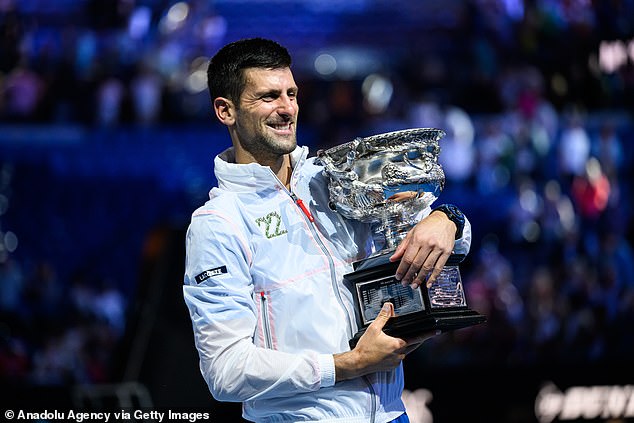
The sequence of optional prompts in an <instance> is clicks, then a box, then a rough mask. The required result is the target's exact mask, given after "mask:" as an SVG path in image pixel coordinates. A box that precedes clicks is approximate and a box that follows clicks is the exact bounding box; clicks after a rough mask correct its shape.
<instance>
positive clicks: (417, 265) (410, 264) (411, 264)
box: [397, 249, 435, 286]
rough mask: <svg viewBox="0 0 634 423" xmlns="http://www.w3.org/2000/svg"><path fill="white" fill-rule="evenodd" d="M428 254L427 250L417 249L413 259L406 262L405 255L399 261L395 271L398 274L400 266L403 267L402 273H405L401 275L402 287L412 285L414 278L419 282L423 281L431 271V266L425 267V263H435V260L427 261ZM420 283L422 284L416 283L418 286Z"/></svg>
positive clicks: (406, 256)
mask: <svg viewBox="0 0 634 423" xmlns="http://www.w3.org/2000/svg"><path fill="white" fill-rule="evenodd" d="M429 254H430V251H429V250H428V249H419V250H418V251H417V252H416V253H415V256H414V258H413V259H412V260H408V255H407V253H405V255H404V256H403V258H402V259H401V264H400V265H399V269H397V272H399V270H400V269H401V266H403V271H404V272H405V273H404V274H403V278H402V282H403V285H404V286H406V285H411V284H413V283H414V281H415V279H416V278H418V279H419V280H420V281H422V280H424V279H425V278H426V277H427V274H429V273H430V272H431V271H432V270H433V265H432V264H428V265H426V263H433V262H435V260H434V261H433V262H432V261H430V260H429V258H428V257H429ZM421 283H422V282H418V285H420V284H421Z"/></svg>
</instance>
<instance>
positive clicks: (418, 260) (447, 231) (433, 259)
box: [390, 212, 457, 289]
mask: <svg viewBox="0 0 634 423" xmlns="http://www.w3.org/2000/svg"><path fill="white" fill-rule="evenodd" d="M456 229H457V228H456V224H455V223H453V222H452V221H451V220H449V219H448V218H447V216H446V215H445V214H444V213H442V212H432V213H431V214H430V215H429V216H427V217H425V218H424V219H423V220H421V221H420V222H418V223H417V224H416V226H414V227H413V228H412V229H411V230H410V231H409V232H408V233H407V235H406V236H405V238H404V239H403V241H401V243H400V244H399V246H398V248H397V249H396V251H395V252H394V254H392V256H391V257H390V261H398V260H400V261H401V262H400V264H399V266H398V268H397V269H396V279H397V280H400V281H401V282H402V283H403V285H404V286H407V285H410V286H411V287H412V288H413V289H416V288H418V287H419V286H420V285H422V284H423V282H424V281H425V279H427V288H429V287H431V285H432V283H434V281H435V280H436V278H437V277H438V275H439V274H440V271H441V270H442V268H443V266H444V265H445V263H446V262H447V259H448V258H449V256H450V255H451V252H452V251H453V247H454V243H455V236H456Z"/></svg>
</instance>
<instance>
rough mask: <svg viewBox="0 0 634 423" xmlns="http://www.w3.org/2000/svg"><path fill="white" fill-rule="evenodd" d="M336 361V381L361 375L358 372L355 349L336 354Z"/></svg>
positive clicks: (334, 357)
mask: <svg viewBox="0 0 634 423" xmlns="http://www.w3.org/2000/svg"><path fill="white" fill-rule="evenodd" d="M333 359H334V362H335V381H336V382H340V381H342V380H347V379H354V378H355V377H358V376H360V374H359V372H358V362H359V360H358V358H357V354H356V352H355V350H352V351H348V352H344V353H340V354H334V355H333Z"/></svg>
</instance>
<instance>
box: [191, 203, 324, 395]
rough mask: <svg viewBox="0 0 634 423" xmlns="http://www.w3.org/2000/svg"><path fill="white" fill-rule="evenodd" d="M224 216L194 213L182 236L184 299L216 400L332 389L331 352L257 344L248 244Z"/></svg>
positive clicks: (201, 367)
mask: <svg viewBox="0 0 634 423" xmlns="http://www.w3.org/2000/svg"><path fill="white" fill-rule="evenodd" d="M241 233H242V231H240V229H239V228H238V227H236V225H235V224H233V223H232V221H231V219H229V218H228V217H227V216H223V215H220V214H218V213H214V212H206V213H205V214H203V215H196V214H195V215H194V216H193V218H192V222H191V224H190V227H189V229H188V231H187V237H186V260H185V280H184V282H185V284H184V287H183V295H184V299H185V303H186V304H187V307H188V309H189V314H190V317H191V320H192V326H193V330H194V340H195V345H196V348H197V350H198V354H199V357H200V370H201V373H202V375H203V377H204V379H205V381H206V382H207V385H208V386H209V390H210V391H211V393H212V395H213V397H214V398H215V399H217V400H219V401H240V402H243V401H249V400H255V399H265V398H273V397H280V396H288V395H293V394H297V393H300V392H310V391H315V390H318V389H320V388H321V387H327V386H332V385H334V382H335V370H334V359H333V357H332V355H330V354H317V353H314V352H306V353H304V354H290V353H285V352H281V351H274V350H270V349H265V348H260V347H257V346H256V345H255V344H254V342H253V337H254V335H255V331H256V327H257V320H258V315H257V313H258V312H257V307H256V304H255V301H254V297H253V283H252V280H251V277H250V274H249V268H250V263H251V259H252V255H251V251H250V247H249V243H248V242H247V239H246V238H245V237H244V236H243V235H241Z"/></svg>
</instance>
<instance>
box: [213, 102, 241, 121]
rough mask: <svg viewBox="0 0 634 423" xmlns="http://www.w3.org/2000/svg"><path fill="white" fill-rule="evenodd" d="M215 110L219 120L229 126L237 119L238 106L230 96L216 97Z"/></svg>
mask: <svg viewBox="0 0 634 423" xmlns="http://www.w3.org/2000/svg"><path fill="white" fill-rule="evenodd" d="M213 106H214V112H215V113H216V117H217V118H218V120H219V121H220V122H221V123H222V124H224V125H227V126H231V125H233V124H234V123H235V120H236V116H235V114H236V108H235V106H234V105H233V103H232V102H231V100H229V99H228V98H224V97H216V98H215V99H214V102H213Z"/></svg>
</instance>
